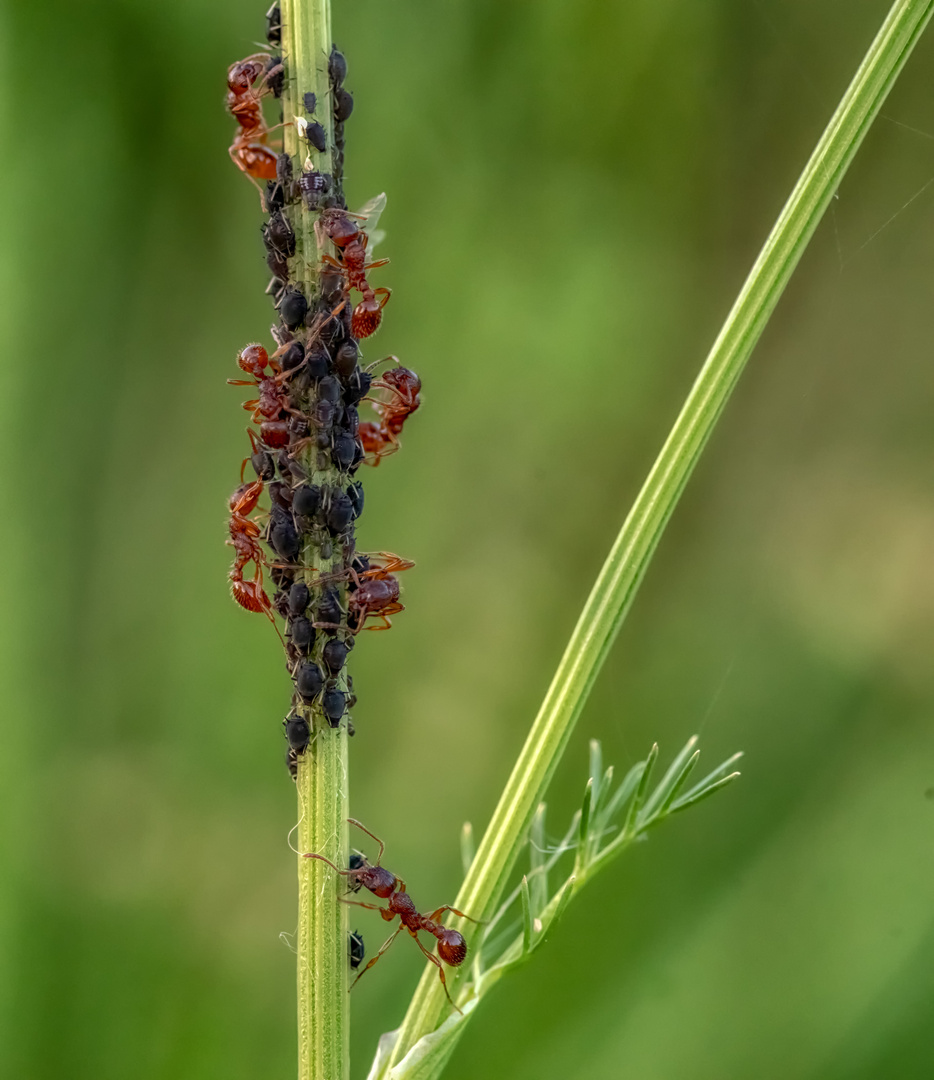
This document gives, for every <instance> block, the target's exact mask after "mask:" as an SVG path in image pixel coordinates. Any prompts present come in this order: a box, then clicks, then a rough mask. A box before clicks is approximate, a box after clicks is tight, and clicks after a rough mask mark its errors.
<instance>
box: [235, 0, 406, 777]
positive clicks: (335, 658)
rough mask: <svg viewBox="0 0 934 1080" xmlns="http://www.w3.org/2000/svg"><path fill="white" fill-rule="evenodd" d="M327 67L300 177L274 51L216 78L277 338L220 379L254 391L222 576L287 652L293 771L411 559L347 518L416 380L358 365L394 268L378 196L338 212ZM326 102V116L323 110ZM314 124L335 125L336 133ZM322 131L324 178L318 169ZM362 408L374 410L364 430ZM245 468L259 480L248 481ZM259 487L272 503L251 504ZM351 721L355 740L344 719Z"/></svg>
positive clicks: (334, 72) (301, 127) (339, 184)
mask: <svg viewBox="0 0 934 1080" xmlns="http://www.w3.org/2000/svg"><path fill="white" fill-rule="evenodd" d="M267 25H268V38H269V41H270V44H271V45H272V46H274V47H275V46H278V45H279V43H280V40H281V25H280V18H279V13H278V8H277V7H276V6H274V7H273V8H271V9H270V11H269V13H268V15H267ZM327 66H328V83H329V94H328V98H329V100H328V101H327V102H322V101H320V100H318V98H317V97H316V95H315V94H314V93H312V92H307V93H299V94H297V95H296V98H295V100H298V101H300V102H301V103H302V106H303V109H304V113H305V115H304V116H302V117H298V118H296V120H295V125H296V130H297V132H298V135H299V146H300V155H299V156H300V157H302V156H304V157H305V161H304V163H303V165H302V166H301V171H300V173H299V174H298V175H296V172H297V170H296V169H295V168H294V167H293V159H292V158H291V157H290V156H289V155H288V154H286V153H282V152H279V149H278V147H276V146H274V145H272V142H271V134H272V132H273V131H274V130H275V128H274V127H269V126H268V125H267V123H266V119H265V117H264V115H263V101H264V99H265V98H279V97H280V96H281V94H282V90H283V87H284V85H285V79H286V77H287V71H286V66H285V64H284V63H283V60H282V57H281V56H278V55H273V54H272V53H254V54H253V55H251V56H248V57H246V58H245V59H244V60H240V61H238V62H237V63H235V64H232V65H231V66H230V68H229V70H228V72H227V110H228V112H229V113H230V114H231V116H233V118H234V119H235V120H236V122H237V128H236V130H235V133H234V141H233V143H232V145H231V147H230V156H231V158H232V160H233V161H234V163H235V164H236V165H237V167H238V168H239V169H240V170H241V171H242V172H243V173H244V174H245V175H246V176H247V177H248V178H249V180H250V181H251V182H252V183H253V184H254V185H255V186H256V187H257V189H258V190H259V192H260V199H261V203H262V207H263V210H264V213H265V214H266V220H265V221H264V223H263V226H262V236H263V243H264V246H265V249H266V263H267V266H268V267H269V269H270V271H271V273H272V279H271V281H270V283H269V286H268V289H267V292H268V293H269V294H270V295H271V296H272V299H273V301H274V303H275V306H276V309H277V312H278V323H277V325H275V326H273V327H272V331H271V333H272V337H273V340H274V342H275V345H274V347H273V348H271V349H269V350H267V349H266V347H265V346H263V345H260V344H258V343H256V344H250V345H247V346H246V348H244V349H243V350H242V351H241V352H240V354H239V356H238V358H237V363H238V366H239V367H240V370H241V372H242V373H243V374H242V376H241V377H240V378H237V379H228V382H229V383H231V384H232V385H234V386H246V387H250V388H251V390H252V391H253V395H252V396H251V397H250V399H249V400H248V401H245V402H244V405H243V407H244V409H246V411H247V413H248V414H249V417H250V423H251V426H250V427H248V429H247V435H248V438H249V454H248V456H247V457H245V458H244V460H243V464H242V466H241V469H240V480H241V483H240V486H239V487H238V488H237V489H236V490H235V491H234V492H233V494H232V495H231V497H230V501H229V510H230V518H229V522H228V529H229V538H228V541H227V542H228V543H229V544H230V545H232V547H233V548H234V551H235V558H234V561H233V565H232V566H231V568H230V575H229V577H230V585H231V591H232V593H233V597H234V599H235V600H236V601H237V603H238V604H240V605H241V607H243V608H245V609H246V610H247V611H251V612H256V613H258V614H261V615H264V616H265V617H266V618H267V619H269V621H270V622H271V623H272V625H273V626H274V627H275V629H276V633H277V634H278V635H279V637H280V640H281V641H282V644H283V646H284V648H285V654H286V664H287V668H288V671H289V675H290V677H291V679H292V684H293V697H292V708H291V710H290V712H289V715H288V716H287V717H286V720H285V721H284V725H285V734H286V739H287V741H288V756H287V761H288V764H289V768H290V771H291V772H292V774H293V776H294V775H295V773H296V768H297V762H298V757H299V755H301V754H302V753H303V752H304V751H305V749H306V748H307V746H308V744H309V741H310V740H311V738H312V735H313V732H314V727H315V723H327V724H328V725H330V726H331V727H338V726H339V725H340V724H341V721H342V719H343V718H344V717H345V716H346V714H347V710H348V708H350V707H351V706H352V705H353V703H354V700H355V699H354V696H353V689H352V683H351V681H350V679H349V677H348V676H347V675H346V672H345V670H344V667H345V662H346V659H347V654H348V653H349V651H350V650H351V649H352V648H353V646H354V641H355V638H356V635H357V634H358V633H359V632H360V631H361V630H363V629H388V628H389V627H390V625H391V622H390V616H392V615H395V614H397V613H398V612H400V611H402V610H403V605H402V603H401V601H400V599H399V594H400V588H399V580H398V578H397V576H396V575H397V574H398V573H399V572H400V571H402V570H406V569H408V568H410V567H411V566H412V565H414V564H413V563H412V562H411V561H409V560H407V559H402V558H400V557H399V556H397V555H393V554H392V553H390V552H376V553H372V554H369V555H367V554H364V553H362V552H358V551H357V550H356V543H355V523H356V520H357V518H358V517H359V516H360V514H361V513H362V511H363V487H362V485H361V484H360V483H359V481H358V480H357V479H356V474H357V470H358V469H359V467H360V466H361V465H363V464H372V465H375V464H378V463H379V462H380V461H381V460H382V458H384V457H385V456H386V455H387V454H390V453H392V452H393V451H395V450H396V449H398V446H399V436H400V434H401V431H402V428H403V425H404V423H405V421H406V419H407V417H408V416H410V415H411V414H412V413H413V412H414V411H415V410H416V409H417V408H418V407H419V403H420V401H419V390H420V388H421V383H420V380H419V378H418V376H417V375H416V374H415V373H414V372H412V371H409V370H408V369H407V368H404V367H402V366H401V365H399V363H398V361H397V360H396V358H395V357H389V358H388V360H382V361H377V363H375V364H371V365H369V366H361V363H360V360H361V356H360V342H361V341H362V340H364V339H366V338H369V337H371V336H372V335H373V334H374V333H375V332H376V331H377V329H379V326H380V323H381V321H382V314H383V308H384V307H385V305H386V303H387V301H388V300H389V297H390V290H389V289H388V288H386V287H385V286H380V287H379V288H374V287H373V286H372V285H371V284H370V281H369V277H368V275H369V274H370V272H371V271H372V270H374V269H377V268H379V267H382V266H385V265H386V264H387V263H388V261H389V260H388V259H380V260H377V261H373V260H372V259H370V258H369V255H368V249H369V250H372V234H373V230H374V228H375V225H376V221H377V220H378V217H379V213H380V211H381V210H382V207H383V205H384V203H385V197H380V198H379V199H376V200H373V201H372V202H371V203H370V204H368V206H367V207H366V208H364V212H363V213H361V214H351V213H349V212H348V211H347V209H346V204H345V202H344V195H343V146H344V124H345V121H346V120H347V119H348V118H349V117H350V115H351V113H352V111H353V97H352V96H351V95H350V93H349V92H348V91H347V90H346V89H345V88H344V85H343V84H344V80H345V78H346V75H347V64H346V61H345V59H344V57H343V55H342V54H341V53H340V52H338V50H337V49H336V48H332V50H331V53H330V56H329V57H328V61H327ZM325 105H326V106H327V107H328V108H329V110H330V118H327V117H324V116H322V115H321V113H322V111H323V107H324V106H325ZM322 119H324V120H325V121H327V120H328V119H330V126H331V130H332V132H333V135H329V131H328V127H327V126H326V124H325V123H322ZM283 126H284V124H282V123H280V124H279V125H276V127H280V128H281V127H283ZM329 137H333V139H334V154H333V161H334V166H333V171H332V172H331V173H327V172H325V171H319V170H318V169H317V168H316V167H315V165H314V159H315V156H316V155H320V154H324V153H325V152H326V151H327V148H328V138H329ZM261 184H262V186H261ZM303 208H304V209H305V210H306V211H309V212H311V213H313V214H315V215H316V220H315V234H316V236H317V239H318V243H319V248H321V249H325V250H324V251H323V252H322V256H321V259H320V262H319V265H318V266H317V267H316V271H317V272H316V274H315V276H314V277H313V278H312V281H313V282H314V286H313V290H314V291H312V287H310V286H309V284H308V283H307V281H306V279H307V278H308V276H309V275H307V274H306V273H305V264H304V262H303V258H302V256H301V255H300V254H298V253H297V244H296V237H295V229H294V227H293V220H297V217H298V215H299V213H300V212H301V211H302V209H303ZM355 297H358V299H357V300H356V302H354V298H355ZM387 364H388V365H394V366H389V367H388V368H387ZM377 368H379V369H381V370H382V371H383V373H382V374H381V375H379V374H377V373H376V370H375V369H377ZM362 401H366V402H367V404H368V405H369V406H370V407H371V408H372V415H373V417H374V418H373V419H367V420H364V421H363V422H362V423H361V421H360V418H359V414H358V408H359V406H360V403H361V402H362ZM248 469H249V470H251V471H252V472H253V473H254V474H255V479H247V478H246V473H247V471H248ZM264 494H265V495H268V502H269V505H268V508H261V507H260V502H261V500H262V499H263V496H264ZM277 617H278V618H281V619H282V620H284V623H285V627H284V631H283V630H280V628H279V625H278V624H277ZM347 725H348V732H349V733H351V734H352V733H353V728H352V726H351V724H350V720H349V718H347Z"/></svg>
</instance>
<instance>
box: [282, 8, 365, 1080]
mask: <svg viewBox="0 0 934 1080" xmlns="http://www.w3.org/2000/svg"><path fill="white" fill-rule="evenodd" d="M281 11H282V55H283V62H284V64H285V82H284V87H283V93H282V112H283V120H284V121H285V126H284V128H283V129H282V130H283V133H284V134H283V139H284V148H285V150H286V152H287V153H288V154H289V155H290V156H291V157H292V164H293V169H294V172H295V175H296V176H298V175H300V173H301V169H302V164H303V162H304V160H305V158H306V156H307V155H308V153H309V152H310V153H311V154H312V155H313V157H314V163H315V167H316V168H317V169H318V170H319V171H321V172H332V171H333V166H332V155H333V147H334V127H333V117H332V109H331V95H330V87H329V85H328V70H327V65H328V55H329V52H330V49H331V10H330V0H281ZM308 91H311V92H313V93H315V94H316V96H317V101H318V108H317V111H316V114H315V119H316V120H317V121H318V122H319V123H321V124H322V126H323V127H324V128H325V131H326V133H327V150H326V152H325V153H324V154H318V153H317V152H316V151H309V150H308V149H307V146H306V145H305V144H303V143H300V142H299V139H298V133H297V131H296V128H295V123H294V121H295V118H296V117H301V116H304V115H305V113H304V106H303V101H302V95H303V94H304V93H306V92H308ZM286 213H287V215H288V217H289V219H290V221H291V223H292V227H293V230H294V232H295V241H296V252H295V256H294V257H293V258H292V259H290V260H289V269H290V274H291V277H292V280H293V281H297V282H303V284H304V292H305V295H306V297H307V298H308V300H309V304H313V303H314V300H315V298H316V296H317V294H318V282H317V277H318V270H317V268H318V265H319V261H320V255H321V252H320V251H319V250H318V240H317V237H316V235H315V230H314V224H315V220H316V216H317V215H316V214H314V213H312V212H311V211H309V210H308V209H306V207H305V206H304V204H303V203H296V204H293V205H290V206H287V207H286ZM301 461H302V464H303V466H304V467H305V470H306V472H307V474H308V477H309V481H310V482H312V483H315V484H319V485H322V486H323V487H329V486H337V485H338V484H340V475H339V473H338V472H337V470H336V469H334V468H333V467H329V468H327V469H324V470H322V469H321V468H320V467H319V466H320V462H319V460H318V454H317V451H316V449H315V447H314V445H313V444H312V445H311V446H309V448H308V449H307V450H306V451H305V452H303V454H302V455H301ZM301 560H302V564H303V565H304V566H305V567H307V568H308V569H307V570H306V571H305V573H304V574H303V575H301V574H297V575H296V578H297V579H298V578H300V577H304V580H305V581H306V582H307V583H308V584H309V586H311V585H312V583H313V581H314V580H315V578H316V577H317V576H318V575H319V574H320V573H321V572H322V571H324V572H327V571H328V570H333V569H338V568H339V567H340V565H341V548H340V545H335V548H334V551H333V554H332V555H331V557H330V558H328V559H324V558H323V557H322V554H321V551H320V548H319V547H318V546H317V544H316V542H315V535H314V534H311V536H310V539H309V540H308V542H307V543H306V544H305V547H304V548H303V550H302V552H301ZM312 568H315V569H314V570H312ZM345 678H346V675H345V674H344V673H343V672H342V674H341V686H342V688H344V689H346V684H345V682H344V681H343V680H344V679H345ZM301 711H302V712H303V714H304V715H305V716H306V717H307V719H308V722H309V727H310V729H311V733H312V735H311V743H310V745H309V747H308V749H307V750H306V752H305V753H304V754H302V755H300V756H299V759H298V776H297V780H296V786H297V791H298V815H299V823H298V830H297V837H298V849H299V851H300V852H306V851H315V852H319V853H321V854H323V855H326V856H327V857H328V858H330V859H331V860H332V861H333V862H334V863H335V864H336V865H337V866H343V865H346V862H347V850H348V836H347V814H348V791H349V782H348V767H347V728H346V725H342V726H341V727H339V728H331V727H330V725H329V724H328V721H327V719H326V718H325V717H324V716H323V715H322V713H321V710H320V708H319V707H315V708H314V709H311V708H308V707H304V708H303V709H302V710H301ZM338 896H339V890H338V888H337V887H336V885H335V880H334V872H333V870H331V869H330V868H329V867H327V866H326V865H325V864H324V863H323V862H320V861H319V860H317V859H305V858H302V857H301V856H299V858H298V935H297V940H296V951H297V961H298V965H297V966H298V970H297V977H298V1077H299V1080H347V1078H348V1077H349V1075H350V998H349V994H348V993H347V989H348V963H347V934H348V930H349V917H348V911H347V907H346V905H344V904H342V903H340V901H339V899H338Z"/></svg>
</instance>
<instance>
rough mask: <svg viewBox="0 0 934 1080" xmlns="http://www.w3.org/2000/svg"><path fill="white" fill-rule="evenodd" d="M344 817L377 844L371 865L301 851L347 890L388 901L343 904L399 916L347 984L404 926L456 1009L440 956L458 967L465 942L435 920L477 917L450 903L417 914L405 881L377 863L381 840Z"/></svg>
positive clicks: (356, 859)
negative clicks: (340, 863) (425, 938)
mask: <svg viewBox="0 0 934 1080" xmlns="http://www.w3.org/2000/svg"><path fill="white" fill-rule="evenodd" d="M347 820H348V822H349V823H350V824H351V825H356V826H357V828H358V829H362V830H363V832H365V833H366V834H367V836H369V837H371V838H372V839H373V840H375V841H376V842H377V844H379V856H378V858H377V860H376V865H375V866H374V865H373V864H372V863H370V862H368V861H367V859H366V857H365V856H362V855H357V856H351V868H350V869H349V870H341V869H339V868H338V867H336V866H335V865H334V863H332V862H331V860H330V859H326V858H325V857H324V856H323V855H316V854H315V853H314V852H308V853H307V854H306V855H305V858H306V859H320V860H321V862H323V863H327V865H328V866H330V867H331V869H332V870H336V871H337V873H338V874H340V875H341V876H342V877H346V878H347V879H348V883H349V885H350V890H351V892H357V891H358V890H359V889H360V887H361V886H362V887H363V888H364V889H368V890H369V891H370V892H371V893H372V894H373V895H374V896H378V897H379V898H380V899H381V900H388V901H389V904H388V905H387V906H386V907H380V906H379V904H364V903H363V902H362V901H360V900H347V899H346V898H344V897H341V900H342V901H343V902H344V903H345V904H353V905H355V906H356V907H362V908H368V909H369V910H370V911H378V912H379V913H380V915H381V916H382V917H383V918H384V919H385V920H386V922H392V920H393V919H394V918H395V917H396V916H397V915H398V916H399V926H398V927H397V928H396V930H395V931H394V933H392V934H391V935H390V936H389V937H388V938H387V939H386V941H385V942H383V945H382V947H381V948H380V950H379V952H378V953H377V954H376V955H375V956H374V957H373V959H372V960H371V961H370V962H369V963H368V964H367V965H366V967H365V968H364V969H363V970H362V971H361V972H360V974H359V975H358V976H357V977H356V979H354V981H353V982H352V983H351V984H350V989H351V990H352V989H353V988H354V987H355V986H356V985H357V983H358V982H359V981H360V980H361V979H362V978H363V976H364V975H365V974H366V973H367V972H368V971H369V970H370V968H371V967H372V966H373V965H374V964H375V963H376V961H377V960H379V958H380V957H381V956H382V955H383V953H384V952H385V951H386V950H387V949H388V948H389V946H390V945H391V944H392V943H393V942H394V941H395V940H396V938H397V937H398V936H399V934H401V933H402V931H403V930H408V932H409V933H410V934H411V936H412V937H413V938H414V939H415V944H416V945H417V946H418V947H419V948H420V949H421V950H422V952H423V953H424V954H425V956H426V957H427V958H428V959H429V960H430V961H431V962H432V963H433V964H434V965H435V967H436V968H437V969H438V976H439V977H440V979H441V985H442V986H443V987H444V992H445V994H447V999H448V1001H450V1002H451V1005H452V1006H453V1007H454V1008H455V1009H457V1011H458V1012H460V1011H461V1010H460V1009H458V1008H457V1006H456V1005H455V1004H454V999H453V998H452V997H451V994H450V992H449V990H448V984H447V979H446V978H445V977H444V968H443V967H442V966H441V960H443V961H444V962H445V964H448V965H449V966H450V967H460V965H461V964H463V962H464V961H465V960H466V959H467V942H466V941H465V940H464V937H463V935H462V934H460V933H458V931H457V930H449V929H448V928H447V927H445V926H441V925H440V923H438V922H436V921H435V920H436V919H437V918H438V916H439V915H441V914H443V913H444V912H445V911H451V912H453V913H454V914H455V915H459V916H460V917H461V918H462V919H470V921H471V922H473V923H475V922H478V920H477V919H472V918H471V917H470V916H469V915H465V914H464V912H463V911H458V910H457V908H455V907H451V905H450V904H444V905H443V906H442V907H439V908H436V909H435V910H434V911H433V912H432V913H431V914H430V915H420V914H419V913H418V911H417V910H416V908H415V904H414V903H413V902H412V897H411V896H409V894H408V893H407V892H406V890H405V882H404V881H403V880H402V879H401V878H397V877H396V875H395V874H393V873H392V871H390V870H387V869H386V868H385V867H384V866H382V865H380V864H381V862H382V859H383V850H384V844H383V841H382V840H380V838H379V837H378V836H374V834H373V833H371V832H370V830H369V829H368V828H366V826H364V825H361V824H360V822H359V821H357V820H356V818H348V819H347ZM420 930H424V931H425V933H426V934H431V935H432V937H434V938H437V939H438V956H439V957H440V958H441V960H439V959H438V956H434V955H432V953H430V952H429V951H428V950H427V949H426V948H425V946H424V945H423V944H422V943H421V942H420V941H419V940H418V933H419V931H420Z"/></svg>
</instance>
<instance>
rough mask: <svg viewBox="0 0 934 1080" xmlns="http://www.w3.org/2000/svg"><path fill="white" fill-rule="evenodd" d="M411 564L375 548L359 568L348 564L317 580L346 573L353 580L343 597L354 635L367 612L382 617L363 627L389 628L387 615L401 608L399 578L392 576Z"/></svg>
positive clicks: (364, 619) (349, 626)
mask: <svg viewBox="0 0 934 1080" xmlns="http://www.w3.org/2000/svg"><path fill="white" fill-rule="evenodd" d="M357 558H358V559H362V558H363V556H359V555H358V557H357ZM373 563H376V565H373ZM358 565H359V564H358ZM414 565H415V563H414V562H412V560H411V559H403V558H402V557H401V556H399V555H394V554H393V553H392V552H391V551H377V552H374V553H373V554H371V555H369V556H367V557H366V562H365V563H364V564H363V569H362V570H358V569H357V568H355V567H354V566H351V567H349V568H348V569H346V570H340V571H338V572H337V574H336V575H327V577H326V579H325V578H322V579H321V580H322V581H324V580H328V581H334V580H337V579H338V578H340V577H348V576H349V577H350V578H352V579H353V586H354V587H353V591H351V592H350V594H349V597H348V600H347V612H348V616H349V618H348V628H349V629H350V632H351V633H352V634H354V635H356V634H358V633H359V632H360V631H361V630H362V629H363V624H364V623H365V622H366V620H367V619H368V618H369V617H370V616H371V615H372V616H375V617H376V618H379V619H382V625H381V626H368V627H366V629H367V630H389V629H390V627H391V626H392V623H391V622H390V620H389V616H390V615H397V614H398V613H399V612H400V611H405V607H404V606H403V605H402V604H401V603H400V602H399V580H398V578H397V577H396V576H395V575H396V574H398V573H399V572H400V571H402V570H411V568H412V567H413V566H414ZM315 626H319V627H336V626H337V623H325V622H318V623H315Z"/></svg>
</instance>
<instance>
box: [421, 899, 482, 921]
mask: <svg viewBox="0 0 934 1080" xmlns="http://www.w3.org/2000/svg"><path fill="white" fill-rule="evenodd" d="M443 911H453V912H454V914H455V915H460V917H461V918H462V919H468V920H469V921H470V922H472V923H476V924H477V926H482V925H483V922H482V921H481V920H480V919H473V918H471V917H470V916H469V915H465V914H464V913H463V911H458V910H457V908H456V907H451V905H450V904H445V905H444V907H439V908H438V910H437V911H433V912H432V913H431V914H430V915H429V916H428V918H429V919H431V921H432V922H436V921H437V918H438V916H439V915H440V914H441V913H442V912H443Z"/></svg>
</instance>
